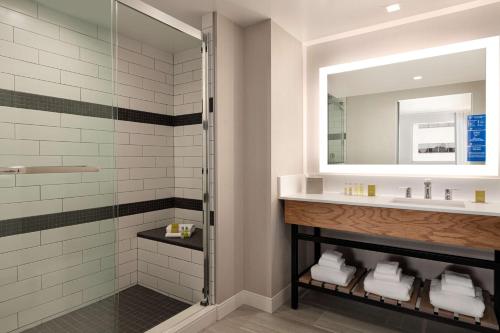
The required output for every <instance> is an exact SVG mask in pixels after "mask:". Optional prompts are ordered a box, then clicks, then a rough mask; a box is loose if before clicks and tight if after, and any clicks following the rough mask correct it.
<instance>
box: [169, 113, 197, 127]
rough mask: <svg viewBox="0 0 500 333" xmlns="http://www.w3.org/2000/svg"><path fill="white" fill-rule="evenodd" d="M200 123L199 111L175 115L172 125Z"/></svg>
mask: <svg viewBox="0 0 500 333" xmlns="http://www.w3.org/2000/svg"><path fill="white" fill-rule="evenodd" d="M201 123H202V115H201V113H191V114H183V115H179V116H175V119H174V125H173V126H186V125H195V124H201Z"/></svg>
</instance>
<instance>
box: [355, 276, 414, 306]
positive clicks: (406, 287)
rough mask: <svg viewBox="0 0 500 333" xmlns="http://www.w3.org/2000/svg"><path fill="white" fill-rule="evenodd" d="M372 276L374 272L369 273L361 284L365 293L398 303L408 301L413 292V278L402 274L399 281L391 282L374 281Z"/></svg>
mask: <svg viewBox="0 0 500 333" xmlns="http://www.w3.org/2000/svg"><path fill="white" fill-rule="evenodd" d="M373 274H374V272H373V271H371V272H370V273H368V275H367V276H366V277H365V280H364V282H363V285H364V287H365V291H367V292H369V293H372V294H376V295H380V296H383V297H388V298H392V299H397V300H400V301H409V300H410V297H411V293H412V290H413V280H414V279H415V277H414V276H410V275H404V274H403V275H402V276H401V281H399V282H393V281H383V280H377V279H375V277H374V276H373Z"/></svg>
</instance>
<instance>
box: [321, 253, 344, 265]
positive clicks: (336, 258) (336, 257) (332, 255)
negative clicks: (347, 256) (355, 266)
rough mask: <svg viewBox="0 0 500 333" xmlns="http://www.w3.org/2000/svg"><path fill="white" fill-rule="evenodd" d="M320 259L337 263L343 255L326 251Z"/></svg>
mask: <svg viewBox="0 0 500 333" xmlns="http://www.w3.org/2000/svg"><path fill="white" fill-rule="evenodd" d="M321 257H322V258H325V259H328V260H331V261H335V262H339V261H340V260H342V257H343V254H342V253H341V252H339V251H334V250H326V251H325V252H323V254H322V255H321Z"/></svg>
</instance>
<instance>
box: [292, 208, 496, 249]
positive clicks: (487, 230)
mask: <svg viewBox="0 0 500 333" xmlns="http://www.w3.org/2000/svg"><path fill="white" fill-rule="evenodd" d="M285 223H288V224H298V225H304V226H311V227H320V228H327V229H333V230H339V231H349V232H355V233H362V234H368V235H376V236H388V237H396V238H403V239H410V240H417V241H424V242H433V243H439V244H448V245H456V246H464V247H473V248H481V249H500V217H498V216H485V215H467V214H452V213H441V212H430V211H417V210H406V209H394V208H380V207H366V206H351V205H339V204H328V203H315V202H303V201H292V200H287V201H285Z"/></svg>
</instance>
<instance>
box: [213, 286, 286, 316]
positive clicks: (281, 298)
mask: <svg viewBox="0 0 500 333" xmlns="http://www.w3.org/2000/svg"><path fill="white" fill-rule="evenodd" d="M289 298H290V285H288V286H286V287H285V288H283V289H282V290H281V291H279V292H278V293H277V294H276V295H274V297H266V296H262V295H259V294H256V293H254V292H251V291H248V290H242V291H240V292H239V293H237V294H236V295H234V296H232V297H230V298H228V299H227V300H225V301H224V302H222V303H221V304H219V305H217V320H221V319H222V318H224V317H225V316H227V315H228V314H230V313H231V312H233V311H234V310H236V309H237V308H239V307H240V306H242V305H248V306H251V307H253V308H256V309H258V310H261V311H264V312H267V313H273V312H275V311H276V310H278V309H279V307H280V306H282V305H283V304H285V302H286V301H287V300H288V299H289Z"/></svg>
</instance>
